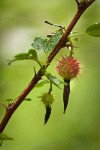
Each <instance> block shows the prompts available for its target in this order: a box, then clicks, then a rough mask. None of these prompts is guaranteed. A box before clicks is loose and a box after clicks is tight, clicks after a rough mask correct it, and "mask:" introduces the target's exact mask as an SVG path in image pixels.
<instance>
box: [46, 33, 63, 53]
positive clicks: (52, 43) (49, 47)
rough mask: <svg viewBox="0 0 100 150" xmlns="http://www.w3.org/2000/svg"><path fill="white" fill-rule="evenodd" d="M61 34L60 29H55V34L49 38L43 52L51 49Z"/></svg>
mask: <svg viewBox="0 0 100 150" xmlns="http://www.w3.org/2000/svg"><path fill="white" fill-rule="evenodd" d="M62 34H63V31H62V30H57V31H56V32H55V34H53V35H52V36H51V37H50V39H49V40H48V43H47V47H46V49H45V52H48V51H50V50H53V49H54V48H55V46H56V45H57V44H58V42H59V40H60V39H61V37H62Z"/></svg>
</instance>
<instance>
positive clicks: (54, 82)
mask: <svg viewBox="0 0 100 150" xmlns="http://www.w3.org/2000/svg"><path fill="white" fill-rule="evenodd" d="M46 77H47V78H48V79H49V80H50V81H51V82H52V83H53V84H54V85H56V86H57V87H58V88H60V87H59V85H60V84H61V81H60V80H58V79H57V78H56V77H55V76H53V75H51V74H50V73H48V74H46ZM60 89H61V88H60Z"/></svg>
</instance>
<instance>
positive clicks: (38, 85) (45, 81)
mask: <svg viewBox="0 0 100 150" xmlns="http://www.w3.org/2000/svg"><path fill="white" fill-rule="evenodd" d="M47 83H49V81H48V80H42V81H40V82H39V83H38V84H37V85H36V87H42V86H43V85H45V84H47Z"/></svg>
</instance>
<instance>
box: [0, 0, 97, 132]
mask: <svg viewBox="0 0 100 150" xmlns="http://www.w3.org/2000/svg"><path fill="white" fill-rule="evenodd" d="M94 1H95V0H90V1H88V2H87V3H84V4H80V3H78V1H77V0H76V2H77V5H78V11H77V13H76V15H75V16H74V18H73V20H72V21H71V23H70V24H69V26H68V28H67V29H66V30H65V33H64V35H63V36H62V38H61V39H60V41H59V43H58V44H57V45H56V47H55V48H54V50H53V51H52V52H51V53H50V55H49V57H48V60H47V64H48V65H47V67H48V66H49V65H50V63H51V61H52V60H53V59H54V57H55V56H56V54H57V53H58V52H59V50H60V49H61V48H62V47H64V45H66V42H67V41H68V36H69V34H70V32H71V31H72V29H73V28H74V26H75V24H76V23H77V21H78V20H79V18H80V17H81V15H82V14H83V12H84V11H85V10H86V9H87V8H88V7H89V6H90V5H91V4H92V3H93V2H94ZM47 67H46V68H47ZM43 75H44V73H43V70H42V68H41V69H40V70H39V71H38V73H37V74H36V73H35V75H34V77H33V79H32V80H31V82H30V83H29V84H28V86H27V87H26V88H25V89H24V90H23V92H22V93H21V94H20V95H19V96H18V97H17V98H16V100H15V101H14V103H13V104H12V105H10V106H8V108H6V113H5V115H4V117H3V119H2V121H1V123H0V133H2V132H3V131H4V129H5V127H6V125H7V124H8V121H9V120H10V118H11V116H12V115H13V113H14V112H15V110H16V109H17V108H18V107H19V105H20V104H21V103H22V102H23V100H24V99H25V97H26V96H27V95H28V94H29V93H30V91H31V90H32V89H33V88H34V87H35V85H36V84H37V83H38V81H39V80H41V78H42V76H43Z"/></svg>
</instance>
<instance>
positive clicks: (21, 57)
mask: <svg viewBox="0 0 100 150" xmlns="http://www.w3.org/2000/svg"><path fill="white" fill-rule="evenodd" d="M14 58H15V59H16V60H24V59H28V58H29V56H28V54H27V53H20V54H17V55H15V56H14Z"/></svg>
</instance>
